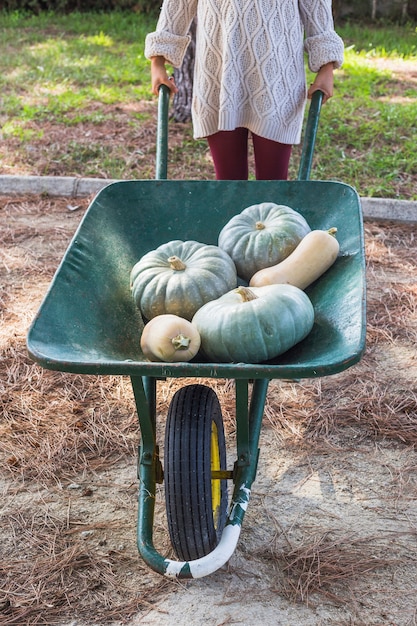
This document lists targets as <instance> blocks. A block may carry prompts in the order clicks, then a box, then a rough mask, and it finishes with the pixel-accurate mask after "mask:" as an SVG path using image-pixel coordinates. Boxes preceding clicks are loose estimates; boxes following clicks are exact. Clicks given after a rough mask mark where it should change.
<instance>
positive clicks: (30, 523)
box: [0, 198, 417, 626]
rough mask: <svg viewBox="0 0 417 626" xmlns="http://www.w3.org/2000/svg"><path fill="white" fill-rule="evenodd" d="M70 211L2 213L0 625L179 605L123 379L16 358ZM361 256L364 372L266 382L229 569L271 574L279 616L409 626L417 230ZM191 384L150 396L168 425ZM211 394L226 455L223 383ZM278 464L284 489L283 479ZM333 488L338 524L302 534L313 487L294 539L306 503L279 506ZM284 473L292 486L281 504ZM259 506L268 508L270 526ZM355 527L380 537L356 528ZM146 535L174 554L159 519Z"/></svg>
mask: <svg viewBox="0 0 417 626" xmlns="http://www.w3.org/2000/svg"><path fill="white" fill-rule="evenodd" d="M72 205H74V201H72ZM77 205H78V208H75V207H74V206H71V202H69V201H68V200H66V199H53V200H51V199H48V198H18V199H12V198H2V199H0V208H1V210H0V242H1V248H0V252H1V264H0V267H1V276H2V281H1V282H2V285H1V288H2V291H1V300H0V304H1V328H0V341H1V379H0V392H1V401H0V402H1V415H0V462H1V469H2V472H1V476H0V481H1V493H2V498H1V504H0V511H1V518H0V533H1V541H0V576H1V578H0V581H1V582H0V623H1V624H4V625H11V624H16V625H17V624H18V625H23V624H64V623H68V622H69V621H71V620H74V619H77V620H80V621H78V622H77V623H78V624H86V625H88V626H90V625H91V624H96V623H98V624H110V623H113V622H116V621H119V622H122V623H125V622H126V621H128V620H129V619H130V618H131V617H132V616H133V615H135V614H137V613H138V612H141V611H142V612H144V613H146V611H147V609H148V608H149V607H150V606H151V605H154V604H155V603H157V602H158V600H159V599H161V598H163V597H166V596H168V595H169V594H170V593H171V592H173V591H175V590H176V589H177V588H178V584H177V583H175V582H170V581H167V580H165V579H163V578H161V577H159V576H158V575H156V574H154V573H153V572H151V571H149V569H148V568H147V567H146V566H144V564H143V563H142V562H141V559H140V558H139V556H138V554H137V550H136V544H135V524H136V492H137V481H136V449H137V444H138V438H139V433H138V427H137V419H136V414H135V408H134V404H133V397H132V393H131V389H130V382H129V380H128V379H124V378H121V377H93V376H77V375H71V374H62V373H59V372H49V371H45V370H42V369H41V368H40V367H39V366H37V365H35V364H34V363H33V362H31V361H30V360H29V359H28V356H27V354H26V348H25V337H26V333H27V329H28V325H29V324H30V321H31V320H32V318H33V316H34V314H35V312H36V310H37V308H38V306H39V303H40V300H41V298H42V297H43V295H44V293H45V290H46V288H47V286H48V284H49V282H50V280H51V277H52V275H53V273H54V271H55V269H56V267H57V264H58V262H59V261H60V259H61V257H62V255H63V253H64V251H65V248H66V246H67V244H68V241H69V238H70V237H71V236H72V234H73V232H74V230H75V228H76V225H77V224H78V222H79V219H80V217H81V215H82V214H83V212H84V209H85V207H86V206H87V201H86V200H81V201H77ZM366 255H367V265H368V267H367V272H368V274H367V276H368V327H367V351H366V355H365V356H364V358H363V359H362V361H361V363H360V364H359V365H357V366H355V367H353V368H351V369H350V370H347V371H346V372H344V373H342V374H339V375H336V376H332V377H328V378H325V379H318V380H305V381H302V382H301V383H297V384H296V383H291V382H286V381H274V382H272V383H271V386H270V390H269V392H268V396H267V407H266V411H265V420H264V429H263V434H262V442H261V454H262V448H263V445H264V444H265V443H266V455H265V457H266V460H265V461H264V465H262V464H261V466H260V469H259V470H258V471H259V473H260V474H261V478H260V483H259V485H260V486H259V488H258V504H256V503H255V504H254V505H253V506H254V507H255V508H254V512H255V517H256V518H257V519H254V517H251V516H250V514H249V512H248V519H247V521H246V519H245V524H244V527H245V539H244V540H242V542H241V544H240V545H239V548H238V555H237V559H238V560H239V559H241V560H242V559H244V560H245V561H247V562H252V563H255V564H256V566H257V567H258V566H259V567H261V566H262V567H264V568H265V567H266V571H267V572H268V574H267V579H268V581H267V583H265V584H267V586H268V592H269V593H275V594H280V595H281V597H284V598H287V599H288V601H289V602H295V601H296V602H302V603H305V605H308V606H317V605H319V604H320V603H321V602H326V603H328V605H329V606H333V607H340V606H342V607H345V613H344V620H345V621H343V620H342V619H340V620H339V621H337V622H336V621H335V622H332V623H346V624H348V623H349V624H362V623H366V624H373V623H375V624H384V623H386V624H415V623H416V605H415V596H416V591H417V568H416V557H415V554H416V552H415V545H416V539H417V511H416V501H417V479H416V471H417V456H416V453H415V447H416V444H417V357H416V344H417V267H416V259H417V239H416V227H415V225H398V224H397V225H395V224H388V223H385V224H382V223H367V224H366ZM192 382H195V380H193V381H192ZM186 383H187V381H183V380H181V381H178V380H173V381H172V380H171V381H167V382H165V383H161V384H160V388H159V394H158V402H159V404H158V410H159V412H160V414H161V415H162V416H163V415H165V414H166V411H167V406H168V403H169V401H170V398H171V396H172V393H173V392H174V391H175V390H176V388H178V386H182V385H183V384H186ZM209 384H213V385H214V386H215V389H216V391H217V393H218V395H219V398H220V401H221V403H222V406H223V412H224V419H225V426H226V430H227V436H228V438H229V437H230V438H231V439H233V432H234V425H233V424H234V415H233V411H234V408H233V406H234V396H233V384H232V383H231V382H230V381H209ZM161 428H163V426H162V427H161ZM282 459H287V461H285V463H286V465H285V472H282V471H281V470H280V469H279V463H281V464H282V463H283V461H282ZM381 459H382V460H381ZM291 460H292V462H293V468H291ZM297 467H298V470H300V468H304V470H305V472H304V474H303V476H304V478H302V479H300V477H299V475H298V474H297V481H296V482H297V484H296V485H293V487H292V488H291V489H289V487H288V480H289V478H288V477H289V476H290V475H291V471H295V469H296V468H297ZM277 468H278V469H277ZM263 472H265V476H266V477H267V480H269V481H270V482H269V483H268V482H265V479H262V473H263ZM357 472H359V478H358V474H357ZM326 473H327V475H329V474H332V477H333V478H332V480H333V484H334V485H336V487H337V488H338V489H339V496H340V497H339V500H338V503H339V504H338V506H340V507H341V509H340V510H339V509H338V510H339V513H340V514H338V515H336V514H333V515H327V514H326V515H324V514H323V511H322V514H321V515H319V514H318V513H317V510H318V509H317V508H316V509H315V510H316V516H315V517H314V516H313V517H311V515H312V513H311V509H312V507H311V502H313V499H312V492H311V489H312V486H311V484H310V486H309V489H310V492H309V494H308V496H309V497H308V499H307V500H306V505H305V506H306V509H309V515H310V517H309V518H308V523H304V526H302V524H301V522H300V520H301V517H302V515H303V510H302V504H301V503H302V500H301V499H298V500H297V503H298V504H296V509H297V507H300V508H298V509H297V510H296V511H295V512H294V511H293V513H294V515H293V517H291V516H290V517H289V518H287V517H286V516H287V515H288V511H286V510H284V508H285V507H284V508H283V506H282V501H283V500H282V497H284V496H285V497H288V500H287V501H288V509H291V506H293V505H292V504H291V503H292V502H293V500H291V496H292V495H293V494H294V493H295V490H296V489H297V490H298V494H299V495H302V490H303V489H307V486H308V483H309V481H310V483H311V480H312V478H314V477H315V476H316V475H322V476H324V475H325V474H326ZM278 474H279V475H280V476H281V477H282V476H284V475H285V476H286V477H287V478H286V480H287V482H285V481H284V482H283V483H282V484H283V485H284V486H283V487H282V488H281V487H280V486H279V485H280V482H279V481H277V480H276V477H277V476H278ZM342 475H343V480H342V482H340V480H341V479H340V477H341V476H342ZM338 477H339V478H338ZM257 480H258V479H257ZM338 480H339V482H338ZM324 484H325V482H323V485H324ZM341 484H342V486H340V485H341ZM279 489H281V492H279ZM259 490H260V491H259ZM268 490H270V491H271V493H273V495H274V494H275V493H276V494H277V498H278V504H277V508H276V509H274V506H273V505H272V504H271V502H270V500H271V498H269V501H268ZM255 494H256V485H255ZM304 495H305V494H304ZM274 497H275V495H274ZM352 498H354V499H355V502H356V504H357V505H358V503H359V504H360V505H361V506H362V505H363V508H362V509H361V510H362V512H363V516H362V514H361V513H360V512H359V515H358V516H357V517H355V515H353V517H351V513H350V512H349V511H350V510H349V509H348V508H347V507H348V505H349V502H350V501H351V500H352ZM255 499H256V498H255ZM266 501H268V503H267V504H263V503H265V502H266ZM361 503H362V504H361ZM364 503H365V504H364ZM251 506H252V504H251ZM256 507H257V508H256ZM344 507H346V508H344ZM313 508H314V507H313ZM249 510H250V507H249ZM358 510H359V509H358ZM366 510H368V511H369V510H372V511H373V512H374V513H375V512H376V513H377V515H378V516H379V517H377V519H378V520H380V522H377V523H376V525H375V523H373V524H374V525H371V526H370V525H366V524H365V521H364V520H365V517H366V516H365V513H366ZM261 518H263V519H264V523H263V526H262V521H259V520H261ZM384 520H385V522H386V521H387V520H388V522H387V523H383V522H384ZM261 528H264V529H265V534H263V535H262V534H261ZM381 528H382V529H383V530H381ZM155 534H156V542H157V545H159V547H160V549H161V550H162V551H165V552H166V553H167V554H170V548H169V547H168V544H167V538H166V525H165V522H164V516H163V513H162V512H161V513H160V512H158V516H157V521H156V529H155ZM230 567H231V569H230V570H229V573H228V575H230V572H233V563H232V564H231V566H230ZM225 575H226V574H225ZM240 576H241V577H242V576H243V574H241V575H240ZM220 581H221V579H220ZM246 583H247V581H246V582H245V584H246ZM220 584H222V583H221V582H220ZM371 592H372V593H371ZM259 593H261V591H259ZM396 611H397V612H396ZM360 616H362V617H360ZM384 616H385V617H384ZM361 620H364V621H361ZM317 623H318V622H317Z"/></svg>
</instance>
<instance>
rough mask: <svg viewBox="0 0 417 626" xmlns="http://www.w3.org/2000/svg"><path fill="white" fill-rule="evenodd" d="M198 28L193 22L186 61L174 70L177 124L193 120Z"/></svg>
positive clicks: (173, 114) (173, 112)
mask: <svg viewBox="0 0 417 626" xmlns="http://www.w3.org/2000/svg"><path fill="white" fill-rule="evenodd" d="M196 27H197V23H196V20H193V22H192V24H191V27H190V33H189V34H190V35H191V41H190V45H189V46H188V48H187V51H186V53H185V57H184V61H183V62H182V65H181V67H180V68H179V69H175V70H174V79H175V84H176V85H177V87H178V93H177V94H175V97H174V101H173V111H172V116H173V118H174V120H175V121H176V122H188V121H189V120H190V119H191V99H192V95H193V74H194V53H195V33H196Z"/></svg>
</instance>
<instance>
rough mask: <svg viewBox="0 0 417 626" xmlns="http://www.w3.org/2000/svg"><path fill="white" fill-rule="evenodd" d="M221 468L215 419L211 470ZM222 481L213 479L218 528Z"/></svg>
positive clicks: (212, 502) (215, 519)
mask: <svg viewBox="0 0 417 626" xmlns="http://www.w3.org/2000/svg"><path fill="white" fill-rule="evenodd" d="M220 469H221V468H220V450H219V437H218V432H217V426H216V424H215V422H214V421H212V423H211V471H212V472H213V471H219V470H220ZM221 497H222V494H221V481H220V480H219V479H215V480H212V481H211V505H212V511H213V521H214V526H215V527H216V528H217V523H218V519H219V512H220V502H221Z"/></svg>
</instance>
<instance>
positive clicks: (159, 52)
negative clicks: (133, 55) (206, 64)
mask: <svg viewBox="0 0 417 626" xmlns="http://www.w3.org/2000/svg"><path fill="white" fill-rule="evenodd" d="M196 12H197V0H164V3H163V4H162V8H161V14H160V16H159V20H158V23H157V25H156V30H155V32H153V33H148V35H147V36H146V39H145V56H146V58H147V59H150V58H151V57H153V56H163V57H164V58H165V59H166V61H167V62H168V63H170V64H171V65H173V66H174V67H180V66H181V63H182V61H183V58H184V55H185V51H186V50H187V47H188V44H189V43H190V39H191V38H190V36H189V35H188V31H189V29H190V26H191V22H192V21H193V19H194V17H195V15H196Z"/></svg>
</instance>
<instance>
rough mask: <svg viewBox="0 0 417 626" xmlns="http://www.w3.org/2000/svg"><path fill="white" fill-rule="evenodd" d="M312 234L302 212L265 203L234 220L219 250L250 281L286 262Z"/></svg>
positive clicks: (224, 232)
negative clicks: (254, 276)
mask: <svg viewBox="0 0 417 626" xmlns="http://www.w3.org/2000/svg"><path fill="white" fill-rule="evenodd" d="M309 232H310V226H309V225H308V223H307V221H306V220H305V219H304V217H303V216H302V215H301V213H298V212H297V211H295V210H294V209H291V208H290V207H288V206H285V205H284V204H274V203H273V202H262V203H261V204H254V205H252V206H249V207H247V208H246V209H244V210H243V211H242V212H241V213H239V214H238V215H235V216H234V217H232V219H231V220H230V221H229V222H228V223H227V224H226V225H225V226H224V227H223V229H222V230H221V232H220V235H219V247H220V248H222V249H223V250H225V251H226V252H227V253H228V254H229V256H230V257H231V258H232V259H233V261H234V262H235V265H236V268H237V273H238V275H239V276H240V277H241V278H243V279H244V280H246V281H249V280H250V279H251V278H252V276H253V275H254V274H255V273H256V272H258V271H259V270H261V269H264V268H265V267H271V266H272V265H276V264H277V263H280V262H281V261H283V260H284V259H285V258H286V257H287V256H288V255H289V254H291V252H292V251H293V250H294V249H295V248H296V246H297V245H298V244H299V243H300V241H301V239H302V238H303V237H305V235H307V233H309Z"/></svg>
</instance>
